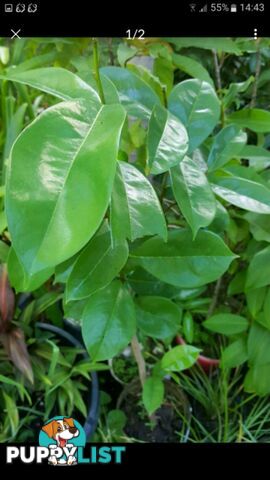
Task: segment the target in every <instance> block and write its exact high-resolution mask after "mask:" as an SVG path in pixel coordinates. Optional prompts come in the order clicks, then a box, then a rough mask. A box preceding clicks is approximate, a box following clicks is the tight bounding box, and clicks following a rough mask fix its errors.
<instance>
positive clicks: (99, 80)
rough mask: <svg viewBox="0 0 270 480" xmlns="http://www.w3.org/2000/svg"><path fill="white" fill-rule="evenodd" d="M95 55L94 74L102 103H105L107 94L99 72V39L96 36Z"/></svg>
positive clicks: (94, 39) (94, 40)
mask: <svg viewBox="0 0 270 480" xmlns="http://www.w3.org/2000/svg"><path fill="white" fill-rule="evenodd" d="M93 55H94V70H93V75H94V78H95V80H96V84H97V88H98V93H99V96H100V100H101V103H103V104H105V103H106V102H105V95H104V91H103V87H102V83H101V79H100V74H99V54H98V41H97V39H96V38H93Z"/></svg>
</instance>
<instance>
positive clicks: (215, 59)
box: [212, 50, 222, 90]
mask: <svg viewBox="0 0 270 480" xmlns="http://www.w3.org/2000/svg"><path fill="white" fill-rule="evenodd" d="M212 52H213V57H214V65H215V74H216V84H217V89H218V90H221V89H222V85H221V76H220V65H219V62H218V56H217V51H216V50H212Z"/></svg>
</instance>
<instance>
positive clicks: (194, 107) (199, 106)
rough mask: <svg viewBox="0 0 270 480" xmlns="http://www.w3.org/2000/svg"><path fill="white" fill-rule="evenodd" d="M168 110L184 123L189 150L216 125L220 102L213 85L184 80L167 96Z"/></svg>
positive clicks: (200, 141) (200, 81)
mask: <svg viewBox="0 0 270 480" xmlns="http://www.w3.org/2000/svg"><path fill="white" fill-rule="evenodd" d="M168 103H169V110H170V111H171V112H172V113H173V114H174V115H175V116H176V117H178V118H180V120H181V122H183V124H184V125H185V127H186V129H187V132H188V136H189V152H192V151H193V150H194V149H195V148H197V147H198V146H199V145H200V144H201V143H202V142H203V141H204V140H205V139H206V138H207V137H208V135H210V133H211V132H212V131H213V129H214V127H215V126H216V124H217V122H218V119H219V114H220V104H219V100H218V97H217V95H216V93H215V90H214V89H213V87H212V86H211V85H210V84H209V83H207V82H204V81H202V80H193V79H192V80H185V81H184V82H181V83H179V84H178V85H176V86H175V87H174V88H173V90H172V92H171V94H170V96H169V102H168Z"/></svg>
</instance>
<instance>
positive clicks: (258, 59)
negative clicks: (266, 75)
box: [250, 39, 262, 108]
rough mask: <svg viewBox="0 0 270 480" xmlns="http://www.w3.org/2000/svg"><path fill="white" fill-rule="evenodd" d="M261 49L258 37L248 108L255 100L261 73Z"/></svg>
mask: <svg viewBox="0 0 270 480" xmlns="http://www.w3.org/2000/svg"><path fill="white" fill-rule="evenodd" d="M261 64H262V62H261V50H260V39H259V40H258V47H257V52H256V67H255V80H254V83H253V89H252V94H251V101H250V108H254V107H255V105H256V101H257V90H258V80H259V76H260V73H261Z"/></svg>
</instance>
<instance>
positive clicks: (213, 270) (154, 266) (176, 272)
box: [131, 229, 236, 288]
mask: <svg viewBox="0 0 270 480" xmlns="http://www.w3.org/2000/svg"><path fill="white" fill-rule="evenodd" d="M131 257H132V258H135V259H136V261H137V262H138V263H139V264H140V265H141V266H142V267H143V268H145V270H147V271H148V272H150V273H151V274H152V275H154V276H155V277H157V278H159V279H160V280H163V281H164V282H167V283H170V284H172V285H176V286H179V287H183V288H193V287H199V286H201V285H205V284H207V283H209V282H212V281H214V280H216V279H217V278H219V277H220V276H221V275H222V274H223V273H224V272H225V271H226V270H227V268H228V267H229V265H230V263H231V262H232V260H233V259H234V258H235V257H236V256H235V255H234V254H233V253H232V252H231V251H230V249H229V248H228V247H227V246H226V245H225V243H224V242H223V241H222V239H221V238H220V237H219V236H218V235H216V234H214V233H212V232H207V231H203V230H201V231H199V232H198V234H197V237H196V239H195V240H194V241H192V233H191V231H190V230H187V229H179V230H177V231H176V230H175V231H171V232H169V235H168V242H167V243H164V242H163V241H162V240H161V239H160V238H158V237H155V238H151V239H149V240H146V241H145V242H144V243H143V244H142V245H141V246H140V247H138V248H137V249H135V250H134V251H133V252H132V253H131Z"/></svg>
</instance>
